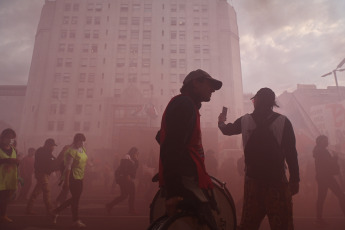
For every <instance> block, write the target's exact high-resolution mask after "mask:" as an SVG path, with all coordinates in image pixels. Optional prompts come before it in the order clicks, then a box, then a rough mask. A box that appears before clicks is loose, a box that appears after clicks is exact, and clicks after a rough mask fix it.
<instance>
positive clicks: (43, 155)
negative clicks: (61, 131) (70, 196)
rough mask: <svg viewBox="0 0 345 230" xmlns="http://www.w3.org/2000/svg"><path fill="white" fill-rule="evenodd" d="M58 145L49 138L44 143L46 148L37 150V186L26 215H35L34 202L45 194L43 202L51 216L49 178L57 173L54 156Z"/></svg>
mask: <svg viewBox="0 0 345 230" xmlns="http://www.w3.org/2000/svg"><path fill="white" fill-rule="evenodd" d="M55 146H57V145H56V143H55V141H54V139H52V138H49V139H47V140H46V141H45V142H44V146H43V147H40V148H38V149H37V151H36V153H35V164H34V168H35V177H36V180H37V183H36V186H35V188H34V190H33V191H32V193H31V196H30V198H29V201H28V204H27V206H26V214H28V215H33V214H35V213H34V212H33V211H32V208H33V204H34V201H35V200H36V199H37V197H38V196H39V195H40V194H41V192H43V201H44V204H45V206H46V211H47V214H48V215H50V214H51V210H52V204H51V199H50V189H49V183H48V182H49V176H50V174H51V173H52V172H53V171H56V164H55V161H56V158H55V157H54V156H53V151H54V148H55Z"/></svg>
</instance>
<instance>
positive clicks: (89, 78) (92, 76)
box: [87, 73, 95, 83]
mask: <svg viewBox="0 0 345 230" xmlns="http://www.w3.org/2000/svg"><path fill="white" fill-rule="evenodd" d="M87 81H88V82H89V83H95V74H94V73H89V77H88V79H87Z"/></svg>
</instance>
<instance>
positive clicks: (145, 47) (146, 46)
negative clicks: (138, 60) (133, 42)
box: [143, 44, 151, 54]
mask: <svg viewBox="0 0 345 230" xmlns="http://www.w3.org/2000/svg"><path fill="white" fill-rule="evenodd" d="M150 53H151V45H149V44H144V45H143V54H150Z"/></svg>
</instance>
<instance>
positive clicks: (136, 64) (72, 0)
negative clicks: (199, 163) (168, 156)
mask: <svg viewBox="0 0 345 230" xmlns="http://www.w3.org/2000/svg"><path fill="white" fill-rule="evenodd" d="M236 20H237V19H236V13H235V11H234V9H233V7H232V6H231V5H230V4H229V3H228V2H227V1H226V0H88V1H85V0H56V1H54V0H46V1H45V4H44V6H43V9H42V12H41V18H40V21H39V25H38V28H37V33H36V38H35V46H34V51H33V56H32V63H31V68H30V73H29V80H28V85H27V94H26V101H25V106H24V116H23V120H22V129H21V135H22V137H23V138H24V139H25V140H26V141H28V142H31V143H37V144H41V143H43V141H44V139H45V138H47V137H48V136H49V137H53V138H55V139H56V140H57V141H58V142H59V143H66V142H68V141H71V139H72V137H73V135H74V134H75V133H76V132H83V133H85V135H86V136H87V139H88V145H90V146H92V148H93V149H97V148H107V149H119V148H120V149H121V147H119V146H124V147H123V148H127V147H128V146H130V145H131V142H136V141H138V140H136V139H144V140H142V141H145V142H149V143H151V142H152V145H154V136H153V137H152V135H151V134H152V132H153V131H157V130H158V127H159V126H160V118H161V115H162V113H163V111H164V109H165V106H166V104H167V103H168V102H169V100H170V99H171V98H172V97H173V96H175V95H177V94H179V89H180V87H181V85H182V81H183V79H184V77H185V76H186V74H188V73H189V72H190V71H192V70H195V69H198V68H202V69H204V70H205V71H207V72H209V73H210V74H211V75H212V76H214V77H215V78H217V79H220V80H221V81H223V88H222V89H221V90H220V91H219V92H218V91H217V92H216V93H215V94H214V97H213V98H212V100H211V102H210V103H205V104H204V105H203V107H202V109H201V114H202V119H201V121H202V127H203V128H204V129H208V130H211V131H210V132H209V133H212V135H211V136H214V133H215V134H216V135H217V132H216V131H215V130H216V129H217V117H218V114H219V112H220V111H221V108H222V106H227V107H229V108H230V111H231V114H229V117H230V118H229V119H231V117H233V118H234V117H237V116H239V115H240V114H242V111H243V99H242V95H243V92H242V76H241V64H240V48H239V36H238V28H237V21H236ZM128 130H133V132H129V131H128ZM139 130H141V131H139ZM124 133H127V135H128V136H124ZM128 133H129V134H128ZM138 133H139V134H140V135H139V134H138ZM143 135H144V137H142V136H143ZM140 137H142V138H140ZM146 138H147V139H146ZM204 139H205V138H204ZM206 139H207V138H206ZM205 141H206V142H207V140H205ZM146 144H147V143H146ZM138 145H139V146H140V143H139V144H138Z"/></svg>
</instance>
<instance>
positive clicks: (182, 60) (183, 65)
mask: <svg viewBox="0 0 345 230" xmlns="http://www.w3.org/2000/svg"><path fill="white" fill-rule="evenodd" d="M179 67H180V68H182V69H184V68H186V59H180V60H179Z"/></svg>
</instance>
